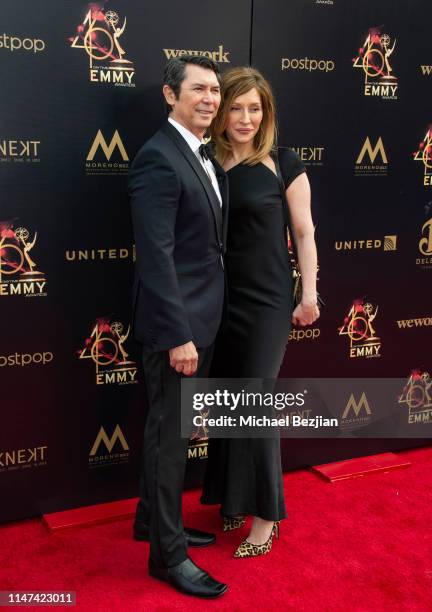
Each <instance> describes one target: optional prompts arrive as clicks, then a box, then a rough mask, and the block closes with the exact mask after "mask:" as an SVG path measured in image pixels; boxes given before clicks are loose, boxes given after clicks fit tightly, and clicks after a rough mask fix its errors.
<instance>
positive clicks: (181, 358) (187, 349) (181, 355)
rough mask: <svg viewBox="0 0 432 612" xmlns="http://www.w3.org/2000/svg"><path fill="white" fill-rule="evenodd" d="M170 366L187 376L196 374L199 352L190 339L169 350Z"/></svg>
mask: <svg viewBox="0 0 432 612" xmlns="http://www.w3.org/2000/svg"><path fill="white" fill-rule="evenodd" d="M169 358H170V366H171V367H172V368H174V369H175V371H176V372H179V373H180V374H184V375H185V376H192V374H195V372H196V370H197V367H198V353H197V350H196V348H195V344H194V343H193V342H192V341H190V342H187V343H186V344H182V345H181V346H176V347H175V348H172V349H170V350H169Z"/></svg>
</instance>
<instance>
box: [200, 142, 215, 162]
mask: <svg viewBox="0 0 432 612" xmlns="http://www.w3.org/2000/svg"><path fill="white" fill-rule="evenodd" d="M198 151H199V154H200V155H201V157H202V158H203V159H211V158H212V157H213V154H212V150H211V148H210V147H209V145H205V144H202V145H200V148H199V149H198Z"/></svg>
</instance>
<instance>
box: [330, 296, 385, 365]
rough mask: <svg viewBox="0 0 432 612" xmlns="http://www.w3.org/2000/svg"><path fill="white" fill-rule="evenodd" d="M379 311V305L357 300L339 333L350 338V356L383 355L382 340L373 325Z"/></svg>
mask: <svg viewBox="0 0 432 612" xmlns="http://www.w3.org/2000/svg"><path fill="white" fill-rule="evenodd" d="M377 313H378V306H376V307H375V309H374V307H373V305H372V304H370V303H369V302H366V303H365V302H364V301H363V300H355V301H354V303H353V305H352V306H351V308H350V311H349V313H348V316H346V317H345V319H344V324H343V325H342V327H340V328H339V335H340V336H343V335H347V336H348V337H349V340H350V353H349V355H350V357H352V358H355V357H381V355H380V349H381V342H380V339H379V337H378V336H377V335H376V332H375V329H374V327H373V325H372V323H373V321H374V320H375V318H376V316H377Z"/></svg>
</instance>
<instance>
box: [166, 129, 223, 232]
mask: <svg viewBox="0 0 432 612" xmlns="http://www.w3.org/2000/svg"><path fill="white" fill-rule="evenodd" d="M161 129H162V131H164V132H165V134H166V135H167V136H168V137H169V138H170V139H171V140H172V141H173V142H174V144H175V145H176V146H177V148H178V149H179V150H180V152H181V153H182V154H183V155H184V157H185V158H186V159H187V161H188V162H189V164H190V165H191V167H192V169H193V171H194V172H195V174H196V175H197V177H198V178H199V180H200V181H201V184H202V186H203V187H204V190H205V192H206V195H207V199H208V201H209V204H210V207H211V209H212V212H213V216H214V221H215V224H216V230H217V234H218V237H219V242H221V241H222V239H223V229H224V228H223V220H222V211H221V206H220V203H219V199H218V197H217V195H216V192H215V190H214V189H213V186H212V184H211V182H210V179H209V177H208V176H207V174H206V171H205V170H204V168H203V167H202V165H201V164H200V163H199V161H198V158H197V157H196V155H195V154H194V153H193V151H192V149H191V148H190V146H189V145H188V143H187V142H186V140H185V139H184V138H183V136H182V135H181V134H180V133H179V131H178V130H176V128H175V127H173V126H172V125H171V124H170V123H168V122H167V123H166V124H165V125H164V126H163V127H162V128H161ZM222 172H223V171H222ZM222 202H224V199H222Z"/></svg>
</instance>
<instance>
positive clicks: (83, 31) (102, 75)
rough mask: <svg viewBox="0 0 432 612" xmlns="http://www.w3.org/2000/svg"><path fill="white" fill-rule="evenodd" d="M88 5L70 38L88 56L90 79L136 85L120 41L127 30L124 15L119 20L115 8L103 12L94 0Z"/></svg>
mask: <svg viewBox="0 0 432 612" xmlns="http://www.w3.org/2000/svg"><path fill="white" fill-rule="evenodd" d="M90 7H91V8H90V9H89V11H88V12H87V14H86V16H85V18H84V21H83V22H82V23H81V24H80V25H79V26H78V27H77V30H76V35H75V36H74V37H71V38H69V42H70V43H71V47H72V48H73V49H82V50H84V51H85V52H86V54H87V56H88V61H89V78H90V81H91V82H92V83H109V84H112V85H114V86H116V87H119V86H121V87H135V83H134V82H133V78H134V75H135V70H134V67H133V63H132V62H131V60H129V59H127V57H126V51H125V49H124V48H123V46H122V43H120V39H122V37H123V35H124V33H125V30H126V22H127V19H126V17H124V19H123V23H121V19H120V17H119V15H118V14H117V13H116V12H115V11H113V10H109V11H106V12H105V10H104V8H102V7H101V6H100V5H99V4H98V3H95V2H93V3H92V4H91V5H90Z"/></svg>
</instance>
